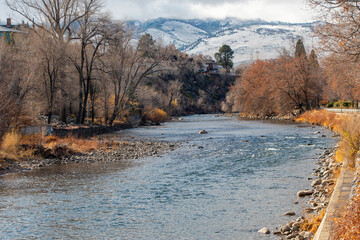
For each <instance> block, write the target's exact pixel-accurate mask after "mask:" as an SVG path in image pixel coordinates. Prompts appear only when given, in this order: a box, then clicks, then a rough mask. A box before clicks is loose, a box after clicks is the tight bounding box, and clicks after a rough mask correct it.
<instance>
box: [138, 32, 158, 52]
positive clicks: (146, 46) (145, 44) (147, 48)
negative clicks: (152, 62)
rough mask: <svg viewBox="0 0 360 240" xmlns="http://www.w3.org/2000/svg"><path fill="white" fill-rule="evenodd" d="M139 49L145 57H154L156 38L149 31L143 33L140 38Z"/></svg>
mask: <svg viewBox="0 0 360 240" xmlns="http://www.w3.org/2000/svg"><path fill="white" fill-rule="evenodd" d="M138 49H139V51H140V52H141V53H142V54H143V56H144V57H153V56H154V52H155V49H156V47H155V40H154V39H153V38H152V36H151V35H150V34H148V33H147V34H145V35H143V36H142V37H141V39H140V40H139V45H138Z"/></svg>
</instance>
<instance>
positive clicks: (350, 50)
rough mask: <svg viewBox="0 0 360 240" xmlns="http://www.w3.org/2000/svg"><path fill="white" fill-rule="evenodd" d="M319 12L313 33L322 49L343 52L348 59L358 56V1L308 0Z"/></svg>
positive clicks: (359, 10) (359, 18) (359, 14)
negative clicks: (316, 25)
mask: <svg viewBox="0 0 360 240" xmlns="http://www.w3.org/2000/svg"><path fill="white" fill-rule="evenodd" d="M308 2H309V3H310V5H311V6H312V7H313V8H314V9H316V10H318V12H319V13H320V15H319V20H320V21H321V23H320V25H319V26H318V27H317V28H316V31H315V33H316V34H317V35H318V36H320V38H321V42H320V44H321V47H322V50H324V51H328V52H331V53H337V54H345V55H346V56H347V57H348V60H352V61H354V60H355V61H358V60H359V57H360V31H359V28H360V5H359V4H360V3H359V2H358V1H344V0H308Z"/></svg>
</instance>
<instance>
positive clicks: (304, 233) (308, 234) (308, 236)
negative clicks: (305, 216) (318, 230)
mask: <svg viewBox="0 0 360 240" xmlns="http://www.w3.org/2000/svg"><path fill="white" fill-rule="evenodd" d="M299 235H300V236H302V237H303V238H311V237H312V236H313V234H312V233H311V232H305V231H304V232H301V233H300V234H299Z"/></svg>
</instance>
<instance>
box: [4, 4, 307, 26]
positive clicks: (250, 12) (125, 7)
mask: <svg viewBox="0 0 360 240" xmlns="http://www.w3.org/2000/svg"><path fill="white" fill-rule="evenodd" d="M104 2H105V9H106V10H107V11H109V12H110V13H111V14H112V17H113V18H114V19H127V20H130V19H131V20H132V19H141V20H146V19H153V18H159V17H169V18H183V19H188V18H225V17H237V18H241V19H256V18H260V19H264V20H268V21H286V22H309V21H312V20H313V19H312V14H311V12H310V11H309V9H308V6H307V5H306V0H104ZM0 3H1V4H0V20H1V21H4V20H5V19H6V18H7V17H12V18H16V16H14V14H12V13H11V12H10V11H9V10H8V9H7V7H6V6H5V0H0Z"/></svg>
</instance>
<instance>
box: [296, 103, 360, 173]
mask: <svg viewBox="0 0 360 240" xmlns="http://www.w3.org/2000/svg"><path fill="white" fill-rule="evenodd" d="M296 121H298V122H307V123H311V124H317V125H320V126H324V127H328V128H330V129H331V130H333V131H336V132H338V133H340V135H341V140H340V142H339V148H338V150H337V152H336V155H337V160H338V161H340V162H343V161H344V160H346V159H347V160H348V163H349V165H350V167H355V157H356V155H357V153H358V152H359V147H360V117H358V116H356V115H345V114H336V113H332V112H329V111H326V110H320V111H317V110H314V111H309V112H306V113H304V114H302V115H300V116H299V118H297V119H296Z"/></svg>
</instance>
